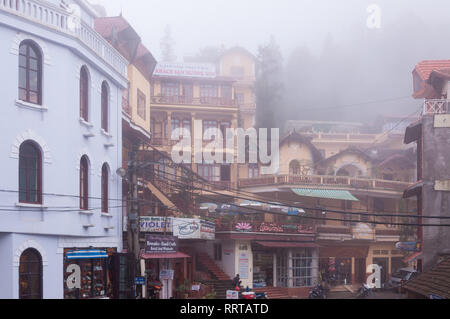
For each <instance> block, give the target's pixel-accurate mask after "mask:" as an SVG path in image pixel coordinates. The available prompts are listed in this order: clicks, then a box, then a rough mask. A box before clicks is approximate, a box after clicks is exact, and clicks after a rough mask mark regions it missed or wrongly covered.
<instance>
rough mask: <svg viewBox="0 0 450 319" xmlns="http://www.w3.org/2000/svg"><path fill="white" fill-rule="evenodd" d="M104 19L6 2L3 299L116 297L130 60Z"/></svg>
mask: <svg viewBox="0 0 450 319" xmlns="http://www.w3.org/2000/svg"><path fill="white" fill-rule="evenodd" d="M95 16H96V13H95V11H94V10H93V9H92V8H91V7H90V6H89V4H88V3H86V2H85V1H84V0H64V1H63V0H7V1H0V63H1V73H0V79H1V80H0V81H1V83H2V85H1V87H0V96H1V104H0V115H1V116H0V128H1V134H0V172H1V175H0V176H1V178H0V298H1V299H5V298H6V299H10V298H13V299H16V298H46V299H47V298H52V299H53V298H54V299H60V298H64V297H66V298H75V297H81V298H89V297H96V296H104V295H107V287H106V285H107V282H108V277H107V276H106V273H104V272H103V273H102V272H101V271H100V269H101V270H103V271H105V269H106V266H107V264H106V259H104V257H105V256H106V254H105V252H106V251H107V252H108V253H111V251H119V252H120V251H121V250H122V237H121V231H122V225H121V223H122V222H121V210H122V209H121V205H122V202H121V201H120V199H121V197H122V182H121V180H120V178H119V177H118V176H117V175H116V173H115V172H116V170H117V168H118V167H120V166H121V163H122V153H121V152H122V150H121V145H122V132H121V131H122V129H121V121H122V119H121V101H122V93H121V92H122V90H123V89H124V88H126V87H127V85H128V84H127V62H126V60H125V59H124V58H123V57H122V56H121V55H120V54H119V53H118V52H117V51H116V50H115V49H114V48H113V47H111V46H110V45H109V44H108V43H107V42H106V41H105V40H104V39H103V38H102V37H101V36H100V35H98V34H97V33H96V32H95V31H94V29H93V19H94V17H95ZM78 17H81V18H80V19H79V18H78ZM80 250H86V251H85V252H84V253H83V254H84V256H85V257H86V258H87V256H88V257H89V256H90V257H89V259H86V260H87V261H88V262H89V263H90V264H83V263H81V262H79V259H77V257H76V255H77V254H78V253H79V252H80ZM69 256H72V257H69ZM74 256H75V257H74ZM98 257H100V258H99V259H96V258H98ZM102 257H103V258H102ZM71 258H74V259H71ZM68 261H72V263H73V264H78V266H81V277H82V278H81V279H82V282H81V284H82V285H84V286H83V287H82V289H81V295H78V296H76V295H75V294H72V295H70V291H69V290H68V288H67V285H66V281H65V278H67V276H68V275H70V273H71V272H73V271H74V270H73V269H74V268H70V267H69V268H70V269H69V270H68V269H67V268H68V267H67V265H68V263H67V262H68ZM87 266H89V267H91V268H89V267H87ZM85 268H86V269H85ZM88 268H89V269H90V270H89V269H88ZM86 271H88V274H90V276H91V277H92V278H88V277H89V276H87V277H86V273H85V272H86ZM89 271H90V272H89ZM100 277H101V278H100ZM86 279H88V280H91V281H95V282H88V283H86V282H85V280H86ZM97 288H98V289H97ZM83 289H85V290H83ZM86 289H88V290H89V289H90V291H86Z"/></svg>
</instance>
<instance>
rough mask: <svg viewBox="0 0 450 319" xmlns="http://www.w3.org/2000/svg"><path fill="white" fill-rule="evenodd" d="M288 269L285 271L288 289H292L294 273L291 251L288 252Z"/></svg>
mask: <svg viewBox="0 0 450 319" xmlns="http://www.w3.org/2000/svg"><path fill="white" fill-rule="evenodd" d="M287 266H288V269H287V274H288V288H293V287H294V278H293V277H294V271H293V269H292V266H293V264H292V250H291V249H289V250H288V265H287Z"/></svg>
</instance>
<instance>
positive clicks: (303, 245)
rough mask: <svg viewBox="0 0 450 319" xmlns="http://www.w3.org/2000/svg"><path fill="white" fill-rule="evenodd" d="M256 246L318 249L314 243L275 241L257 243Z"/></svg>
mask: <svg viewBox="0 0 450 319" xmlns="http://www.w3.org/2000/svg"><path fill="white" fill-rule="evenodd" d="M256 243H257V244H258V245H261V246H263V247H267V248H319V247H320V246H319V245H317V244H314V243H296V242H277V241H257V242H256Z"/></svg>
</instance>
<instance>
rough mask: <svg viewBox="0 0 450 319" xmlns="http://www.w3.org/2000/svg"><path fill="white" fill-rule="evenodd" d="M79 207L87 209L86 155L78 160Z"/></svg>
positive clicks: (87, 178) (87, 174) (87, 175)
mask: <svg viewBox="0 0 450 319" xmlns="http://www.w3.org/2000/svg"><path fill="white" fill-rule="evenodd" d="M80 209H82V210H88V209H89V162H88V159H87V157H86V156H83V157H82V158H81V161H80Z"/></svg>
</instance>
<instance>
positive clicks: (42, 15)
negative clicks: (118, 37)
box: [0, 0, 128, 77]
mask: <svg viewBox="0 0 450 319" xmlns="http://www.w3.org/2000/svg"><path fill="white" fill-rule="evenodd" d="M0 10H2V11H6V12H10V13H13V14H15V15H18V16H21V17H23V18H25V19H27V20H30V21H32V22H35V23H39V24H41V25H45V26H47V27H50V28H52V29H54V30H57V31H58V32H62V33H65V34H67V35H70V36H72V37H75V38H77V39H78V40H80V41H81V42H82V43H83V44H84V45H86V46H87V47H89V48H90V49H91V50H92V51H93V52H95V54H96V55H97V56H98V57H100V58H101V59H103V60H104V61H105V62H106V63H108V64H109V65H111V66H112V67H113V68H114V69H115V70H116V71H117V72H119V73H120V74H121V75H122V76H124V77H126V76H127V65H128V63H127V61H126V60H125V58H124V57H122V56H121V55H120V53H118V52H117V51H116V50H115V49H114V48H113V47H112V46H111V45H110V44H109V43H108V42H107V41H106V40H105V39H104V38H103V37H102V36H101V35H100V34H98V33H97V32H95V30H93V29H92V28H91V27H90V26H88V25H86V24H85V23H84V22H82V21H81V22H79V23H78V22H75V21H71V19H73V16H72V15H71V13H70V12H68V11H67V10H64V9H62V8H60V7H57V6H55V5H54V4H52V3H50V2H47V1H39V0H0Z"/></svg>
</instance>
